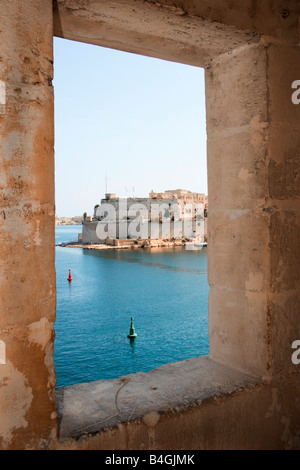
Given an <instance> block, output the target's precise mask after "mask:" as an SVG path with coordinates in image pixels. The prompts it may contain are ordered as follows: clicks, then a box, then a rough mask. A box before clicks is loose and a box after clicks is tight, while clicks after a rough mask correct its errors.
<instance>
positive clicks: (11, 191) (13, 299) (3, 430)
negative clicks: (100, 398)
mask: <svg viewBox="0 0 300 470" xmlns="http://www.w3.org/2000/svg"><path fill="white" fill-rule="evenodd" d="M0 17H1V28H0V43H1V47H0V83H2V92H1V103H0V188H1V196H0V266H1V268H0V299H1V300H0V340H2V341H4V342H5V345H6V364H1V365H0V448H19V449H21V448H24V447H31V446H32V447H42V446H43V442H45V443H47V442H48V441H49V439H52V438H54V437H55V435H56V412H55V401H54V387H55V380H56V379H55V372H54V366H53V340H54V330H53V322H54V319H55V271H54V216H55V209H54V163H53V88H52V70H53V57H52V35H53V32H52V30H53V26H52V23H53V20H52V1H51V0H49V1H47V0H46V1H44V0H29V1H26V2H19V1H8V0H3V1H2V2H1V5H0Z"/></svg>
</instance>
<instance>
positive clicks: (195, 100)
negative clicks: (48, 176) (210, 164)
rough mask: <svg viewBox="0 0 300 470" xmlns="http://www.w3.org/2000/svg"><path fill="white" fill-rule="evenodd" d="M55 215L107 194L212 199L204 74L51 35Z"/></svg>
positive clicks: (77, 210)
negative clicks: (179, 192) (181, 193)
mask: <svg viewBox="0 0 300 470" xmlns="http://www.w3.org/2000/svg"><path fill="white" fill-rule="evenodd" d="M53 85H54V99H55V197H56V215H57V216H58V217H74V216H76V215H82V214H83V213H84V212H87V213H88V215H92V214H93V210H94V206H95V204H99V202H100V200H101V199H102V198H104V195H105V192H106V190H107V192H109V193H116V194H117V196H120V197H135V196H136V197H147V196H148V195H149V192H150V191H151V190H154V191H156V192H163V191H165V190H168V189H187V190H189V191H194V192H200V193H205V194H207V168H206V118H205V93H204V70H203V69H202V68H199V67H192V66H188V65H183V64H178V63H174V62H168V61H163V60H160V59H154V58H149V57H145V56H140V55H137V54H131V53H127V52H122V51H116V50H113V49H108V48H104V47H100V46H93V45H88V44H82V43H78V42H75V41H69V40H66V39H60V38H54V80H53Z"/></svg>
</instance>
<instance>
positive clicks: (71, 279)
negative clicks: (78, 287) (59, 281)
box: [68, 269, 73, 282]
mask: <svg viewBox="0 0 300 470" xmlns="http://www.w3.org/2000/svg"><path fill="white" fill-rule="evenodd" d="M68 281H69V282H71V281H73V278H72V276H71V269H69V277H68Z"/></svg>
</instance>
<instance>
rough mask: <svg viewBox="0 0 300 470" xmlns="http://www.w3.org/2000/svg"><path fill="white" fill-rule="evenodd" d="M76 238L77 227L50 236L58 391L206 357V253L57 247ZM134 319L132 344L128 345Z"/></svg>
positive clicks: (161, 249) (57, 231)
mask: <svg viewBox="0 0 300 470" xmlns="http://www.w3.org/2000/svg"><path fill="white" fill-rule="evenodd" d="M81 231H82V226H81V225H70V226H68V225H66V226H56V230H55V238H56V244H57V246H56V247H55V251H56V259H55V267H56V292H57V305H56V321H55V332H56V336H55V343H54V362H55V369H56V378H57V387H58V388H59V387H65V386H68V385H74V384H78V383H82V382H91V381H95V380H100V379H112V378H118V377H121V376H124V375H128V374H131V373H134V372H138V371H142V372H148V371H150V370H152V369H154V368H156V367H159V366H161V365H163V364H168V363H171V362H176V361H182V360H184V359H190V358H193V357H197V356H202V355H206V354H208V353H209V342H208V293H209V285H208V282H207V251H206V250H207V249H206V248H203V249H201V250H187V249H185V248H184V247H176V248H148V249H128V250H124V249H123V250H115V249H108V250H84V249H82V248H77V247H76V248H75V247H72V248H71V247H62V246H58V245H59V244H60V243H67V242H71V241H76V240H77V239H78V233H81ZM69 269H70V270H71V275H72V278H73V281H72V282H68V280H67V279H68V275H69ZM131 317H133V322H134V327H135V332H136V334H137V338H136V339H135V340H134V341H130V339H128V337H127V335H128V334H129V329H130V323H131Z"/></svg>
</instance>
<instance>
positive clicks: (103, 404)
mask: <svg viewBox="0 0 300 470" xmlns="http://www.w3.org/2000/svg"><path fill="white" fill-rule="evenodd" d="M260 384H262V382H261V381H260V379H258V378H256V377H253V376H250V375H247V374H244V373H242V372H239V371H236V370H233V369H231V368H229V367H225V366H223V365H221V364H218V363H216V362H214V361H212V360H211V359H210V358H209V357H208V356H202V357H198V358H194V359H189V360H186V361H182V362H176V363H172V364H167V365H164V366H161V367H159V368H157V369H154V370H152V371H150V372H148V373H143V372H137V373H135V374H130V375H127V376H123V377H120V378H118V379H113V380H98V381H96V382H91V383H82V384H78V385H73V386H69V387H64V388H59V389H57V390H56V400H57V408H58V417H59V437H60V438H61V439H64V438H74V437H76V438H78V437H80V436H82V435H84V434H94V433H97V432H99V431H103V430H105V429H111V428H114V427H117V426H118V425H119V424H120V423H128V422H129V421H133V420H139V419H141V418H143V417H145V415H148V414H149V413H153V412H156V413H164V412H168V411H172V410H176V411H178V410H179V409H184V408H187V407H190V406H195V405H197V406H199V405H201V403H203V402H207V401H209V400H212V399H215V398H222V397H226V396H229V395H232V394H235V393H237V392H240V391H242V390H245V389H250V388H252V389H253V388H254V387H256V386H257V385H260Z"/></svg>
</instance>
